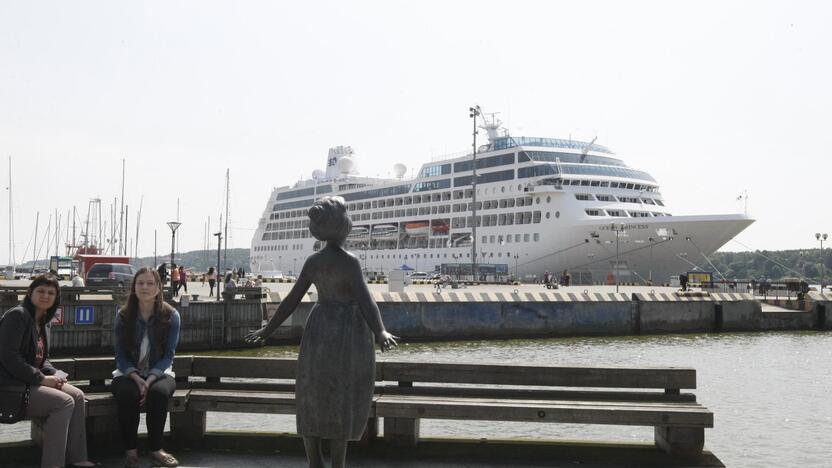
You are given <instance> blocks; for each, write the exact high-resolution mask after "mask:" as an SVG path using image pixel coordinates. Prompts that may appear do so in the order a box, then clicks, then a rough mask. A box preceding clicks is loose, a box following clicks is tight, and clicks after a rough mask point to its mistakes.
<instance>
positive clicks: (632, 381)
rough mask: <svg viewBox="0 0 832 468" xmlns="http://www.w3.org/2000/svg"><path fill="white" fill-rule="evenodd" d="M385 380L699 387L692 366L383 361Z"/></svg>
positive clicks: (618, 386)
mask: <svg viewBox="0 0 832 468" xmlns="http://www.w3.org/2000/svg"><path fill="white" fill-rule="evenodd" d="M380 367H381V369H382V375H381V379H382V380H385V381H407V382H444V383H472V384H495V385H537V386H550V387H598V388H662V389H664V388H670V389H681V388H685V389H693V388H696V370H695V369H690V368H636V369H633V368H614V367H613V368H602V367H555V366H515V365H501V364H458V363H453V364H445V363H416V362H395V361H384V362H383V363H382V365H381V366H380Z"/></svg>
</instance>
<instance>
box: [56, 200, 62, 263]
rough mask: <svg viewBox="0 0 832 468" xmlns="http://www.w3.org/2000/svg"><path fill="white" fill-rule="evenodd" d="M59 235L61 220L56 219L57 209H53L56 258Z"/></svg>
mask: <svg viewBox="0 0 832 468" xmlns="http://www.w3.org/2000/svg"><path fill="white" fill-rule="evenodd" d="M60 235H61V218H60V217H58V209H57V208H55V256H56V257H57V256H58V243H59V239H60Z"/></svg>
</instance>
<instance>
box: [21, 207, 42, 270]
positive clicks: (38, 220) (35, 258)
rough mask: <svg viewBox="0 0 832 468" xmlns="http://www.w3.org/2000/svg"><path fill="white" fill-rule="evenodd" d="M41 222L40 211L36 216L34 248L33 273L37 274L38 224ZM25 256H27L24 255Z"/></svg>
mask: <svg viewBox="0 0 832 468" xmlns="http://www.w3.org/2000/svg"><path fill="white" fill-rule="evenodd" d="M39 222H40V211H38V212H37V213H36V214H35V242H33V244H34V245H33V246H32V272H31V274H34V273H35V265H36V264H37V262H38V223H39ZM24 255H25V254H24Z"/></svg>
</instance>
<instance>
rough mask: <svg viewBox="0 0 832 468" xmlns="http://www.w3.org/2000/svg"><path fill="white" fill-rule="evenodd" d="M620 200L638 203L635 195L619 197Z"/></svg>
mask: <svg viewBox="0 0 832 468" xmlns="http://www.w3.org/2000/svg"><path fill="white" fill-rule="evenodd" d="M618 200H619V201H620V202H622V203H638V202H639V201H638V198H635V197H618Z"/></svg>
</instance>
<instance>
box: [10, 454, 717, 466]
mask: <svg viewBox="0 0 832 468" xmlns="http://www.w3.org/2000/svg"><path fill="white" fill-rule="evenodd" d="M174 455H176V457H177V458H178V459H179V462H180V465H179V466H180V468H223V467H233V468H273V467H281V468H306V467H307V466H308V465H307V463H306V457H304V456H302V455H292V454H282V453H280V454H269V453H228V452H225V453H223V452H191V451H177V452H175V453H174ZM95 461H98V462H101V463H102V464H103V466H104V467H107V468H121V467H122V466H124V460H123V459H122V458H120V457H109V458H105V459H95ZM141 463H142V464H141V466H142V467H143V468H144V467H151V466H153V465H152V464H151V463H150V459H149V458H147V457H146V456H143V457H142V460H141ZM39 466H40V465H39V464H38V463H36V462H35V463H29V464H20V463H12V464H4V462H3V461H1V460H0V467H3V468H6V467H8V468H12V467H15V468H39ZM347 466H348V467H350V468H475V467H476V468H508V467H524V468H538V467H540V468H542V467H549V468H565V467H570V468H574V467H576V466H580V467H582V468H602V467H603V468H612V467H632V466H645V465H633V464H632V463H631V462H623V463H619V462H616V461H610V462H609V463H591V462H590V463H585V462H582V461H580V460H564V461H547V462H545V463H540V462H522V461H520V460H511V461H502V462H486V461H482V460H476V461H470V462H464V461H449V460H415V461H408V460H401V459H389V460H385V459H378V458H373V459H369V458H365V457H360V456H350V455H348V456H347ZM652 466H668V465H652ZM669 466H674V467H685V466H695V467H701V466H724V465H722V464H718V465H702V464H695V465H686V464H684V463H683V464H679V465H669Z"/></svg>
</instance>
